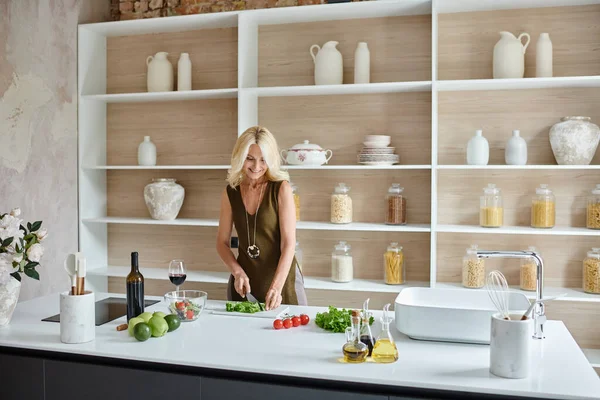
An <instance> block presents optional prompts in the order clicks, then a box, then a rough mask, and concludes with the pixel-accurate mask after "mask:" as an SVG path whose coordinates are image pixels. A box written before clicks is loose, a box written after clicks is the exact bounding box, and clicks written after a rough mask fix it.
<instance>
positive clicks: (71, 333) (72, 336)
mask: <svg viewBox="0 0 600 400" xmlns="http://www.w3.org/2000/svg"><path fill="white" fill-rule="evenodd" d="M95 314H96V303H95V298H94V293H93V292H89V291H85V292H84V294H82V295H79V296H72V295H70V294H69V292H62V293H61V294H60V341H61V342H63V343H72V344H75V343H86V342H90V341H92V340H94V339H95V338H96V324H95V323H96V315H95Z"/></svg>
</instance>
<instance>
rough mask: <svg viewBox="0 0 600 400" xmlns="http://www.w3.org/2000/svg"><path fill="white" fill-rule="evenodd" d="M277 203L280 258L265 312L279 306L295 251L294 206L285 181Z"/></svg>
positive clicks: (268, 294) (267, 297)
mask: <svg viewBox="0 0 600 400" xmlns="http://www.w3.org/2000/svg"><path fill="white" fill-rule="evenodd" d="M278 202H279V230H280V233H281V245H280V248H281V256H280V257H279V263H278V264H277V270H276V271H275V276H274V277H273V282H271V287H270V288H269V291H268V292H267V296H266V299H265V303H266V308H267V310H272V309H274V308H277V307H279V306H280V305H281V300H282V299H281V291H282V290H283V285H284V284H285V280H286V279H287V277H288V274H289V272H290V268H291V266H292V260H293V259H294V252H295V251H296V206H295V204H294V196H293V195H292V187H291V186H290V184H289V183H288V182H287V181H283V183H282V184H281V187H280V189H279V194H278Z"/></svg>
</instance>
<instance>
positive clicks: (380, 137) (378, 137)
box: [365, 135, 392, 142]
mask: <svg viewBox="0 0 600 400" xmlns="http://www.w3.org/2000/svg"><path fill="white" fill-rule="evenodd" d="M391 139H392V137H391V136H387V135H367V136H365V142H379V141H381V142H385V141H388V142H389V141H390V140H391Z"/></svg>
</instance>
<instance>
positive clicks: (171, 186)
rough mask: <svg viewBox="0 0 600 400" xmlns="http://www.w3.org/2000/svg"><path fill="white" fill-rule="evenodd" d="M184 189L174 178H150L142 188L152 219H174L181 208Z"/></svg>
mask: <svg viewBox="0 0 600 400" xmlns="http://www.w3.org/2000/svg"><path fill="white" fill-rule="evenodd" d="M184 198H185V189H184V188H183V186H181V185H180V184H178V183H176V181H175V179H167V178H157V179H152V183H149V184H148V185H146V187H145V188H144V200H145V202H146V207H148V211H149V212H150V216H151V217H152V218H153V219H159V220H169V221H170V220H174V219H175V218H177V215H178V214H179V210H181V206H182V205H183V199H184Z"/></svg>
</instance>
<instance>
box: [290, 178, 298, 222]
mask: <svg viewBox="0 0 600 400" xmlns="http://www.w3.org/2000/svg"><path fill="white" fill-rule="evenodd" d="M290 186H291V187H292V195H293V196H294V206H295V207H296V221H300V195H299V194H298V186H296V185H294V184H293V183H292V182H290Z"/></svg>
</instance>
